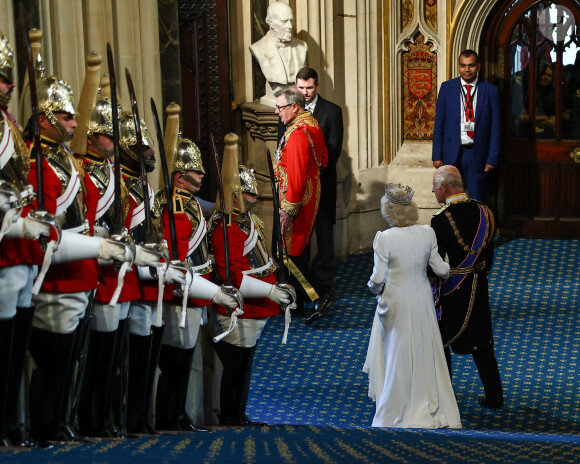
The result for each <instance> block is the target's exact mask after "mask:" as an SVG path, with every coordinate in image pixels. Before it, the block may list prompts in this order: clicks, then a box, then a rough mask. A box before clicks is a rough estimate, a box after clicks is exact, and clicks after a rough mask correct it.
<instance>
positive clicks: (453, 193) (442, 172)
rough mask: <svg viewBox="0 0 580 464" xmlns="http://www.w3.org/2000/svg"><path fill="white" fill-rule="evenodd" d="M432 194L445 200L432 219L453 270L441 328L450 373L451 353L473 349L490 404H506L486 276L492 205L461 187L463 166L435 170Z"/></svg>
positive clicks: (444, 293)
mask: <svg viewBox="0 0 580 464" xmlns="http://www.w3.org/2000/svg"><path fill="white" fill-rule="evenodd" d="M433 193H434V194H435V197H436V198H437V201H438V202H439V203H444V204H445V206H443V208H441V209H440V210H439V211H438V212H437V213H435V215H434V216H433V218H432V219H431V227H433V229H434V230H435V235H436V236H437V246H438V247H439V254H440V255H441V257H442V258H443V259H445V257H446V256H447V259H448V262H449V265H450V266H451V270H450V273H449V278H448V279H446V280H445V281H444V282H443V283H442V285H441V288H440V296H439V303H440V305H439V308H438V309H439V310H440V311H441V313H440V314H441V315H440V320H439V329H440V330H441V338H442V340H443V344H444V348H445V357H446V359H447V364H448V367H449V374H450V375H451V352H450V350H449V347H451V348H453V352H454V353H458V354H471V355H472V356H473V360H474V361H475V365H476V367H477V371H478V372H479V377H480V378H481V383H482V384H483V389H484V391H485V397H481V398H480V399H479V404H481V405H482V406H484V407H487V408H501V407H502V406H503V390H502V386H501V378H500V375H499V370H498V367H497V361H496V359H495V353H494V348H493V331H492V325H491V312H490V308H489V293H488V286H487V275H488V273H489V271H490V270H491V266H492V264H493V235H494V231H495V229H494V226H495V222H494V218H493V214H492V212H491V210H490V209H489V208H488V207H487V206H485V205H484V204H483V203H480V202H479V201H476V200H472V199H470V198H468V196H467V195H466V194H465V193H464V192H463V182H462V180H461V174H460V173H459V170H458V169H457V168H456V167H454V166H443V167H440V168H439V169H437V170H436V171H435V173H434V174H433Z"/></svg>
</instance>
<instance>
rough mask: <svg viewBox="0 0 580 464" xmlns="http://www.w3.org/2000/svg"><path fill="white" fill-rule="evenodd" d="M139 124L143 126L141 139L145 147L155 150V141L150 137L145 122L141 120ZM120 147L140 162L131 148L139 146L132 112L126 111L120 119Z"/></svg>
mask: <svg viewBox="0 0 580 464" xmlns="http://www.w3.org/2000/svg"><path fill="white" fill-rule="evenodd" d="M139 124H140V126H141V137H142V139H143V140H142V142H143V146H144V147H149V148H153V141H152V140H151V137H150V135H149V130H148V129H147V126H146V125H145V121H143V119H140V121H139ZM119 145H121V148H122V149H123V151H124V152H125V153H127V154H128V155H129V156H130V157H131V158H133V159H135V160H137V161H138V160H139V157H138V156H137V154H136V153H134V152H133V151H131V147H132V146H134V145H137V133H136V132H135V120H134V118H133V113H131V112H130V111H125V112H124V113H123V114H121V116H120V117H119Z"/></svg>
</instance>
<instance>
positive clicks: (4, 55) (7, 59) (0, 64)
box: [0, 32, 14, 84]
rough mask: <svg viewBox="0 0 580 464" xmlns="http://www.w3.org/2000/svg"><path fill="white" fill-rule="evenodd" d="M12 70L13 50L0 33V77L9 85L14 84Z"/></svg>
mask: <svg viewBox="0 0 580 464" xmlns="http://www.w3.org/2000/svg"><path fill="white" fill-rule="evenodd" d="M13 69H14V49H13V48H12V45H10V42H9V41H8V39H7V38H6V37H5V36H4V34H2V32H0V76H2V77H3V78H4V79H6V80H7V81H8V82H9V83H11V84H12V82H14V78H13V76H12V70H13Z"/></svg>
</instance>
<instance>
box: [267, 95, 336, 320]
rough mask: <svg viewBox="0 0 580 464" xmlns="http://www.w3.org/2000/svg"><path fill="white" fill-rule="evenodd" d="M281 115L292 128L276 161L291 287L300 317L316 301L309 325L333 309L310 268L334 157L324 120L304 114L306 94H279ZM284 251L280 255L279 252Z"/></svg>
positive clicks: (277, 111) (288, 131) (306, 112)
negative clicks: (326, 173) (323, 173)
mask: <svg viewBox="0 0 580 464" xmlns="http://www.w3.org/2000/svg"><path fill="white" fill-rule="evenodd" d="M274 95H275V97H276V113H277V114H279V115H280V119H281V120H282V122H283V123H284V124H285V125H286V132H284V136H283V137H282V139H281V140H280V145H279V146H278V150H277V151H276V159H275V160H274V165H275V172H276V177H277V178H278V179H279V182H280V226H281V229H282V235H283V239H284V245H283V246H284V247H285V249H284V250H282V253H283V254H285V255H287V257H288V260H284V261H285V262H287V263H288V272H289V282H290V283H291V284H292V285H294V287H295V288H296V289H297V294H298V302H297V306H298V309H297V311H296V312H297V315H301V313H303V311H304V310H303V306H304V301H305V300H308V301H314V302H315V303H314V313H313V314H312V315H311V316H310V317H309V318H308V319H307V321H306V322H307V323H311V322H314V321H315V320H317V319H318V318H319V317H320V316H321V315H322V314H323V313H324V312H325V311H326V310H327V309H328V308H329V307H330V305H331V304H332V295H331V294H330V293H328V292H326V293H325V289H324V286H322V285H321V284H320V282H318V280H317V279H316V278H315V276H314V274H313V273H312V271H311V269H310V239H311V237H312V233H313V231H314V226H315V224H316V216H317V215H318V207H319V203H320V168H323V167H325V166H326V164H327V163H328V153H327V151H326V145H325V144H324V137H323V135H322V130H321V129H320V126H319V124H318V121H317V120H316V118H315V117H314V116H312V113H311V112H310V111H308V110H305V109H304V106H305V99H304V95H302V93H301V92H300V91H299V90H298V89H297V88H296V87H289V88H286V89H283V90H279V91H278V92H276V93H275V94H274ZM279 252H280V251H279Z"/></svg>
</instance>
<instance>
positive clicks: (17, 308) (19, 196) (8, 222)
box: [0, 33, 50, 446]
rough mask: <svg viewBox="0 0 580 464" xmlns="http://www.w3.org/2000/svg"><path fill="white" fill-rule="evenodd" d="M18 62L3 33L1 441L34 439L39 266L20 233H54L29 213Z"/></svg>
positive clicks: (0, 129) (0, 41) (0, 89)
mask: <svg viewBox="0 0 580 464" xmlns="http://www.w3.org/2000/svg"><path fill="white" fill-rule="evenodd" d="M13 68H14V52H13V49H12V45H11V44H10V43H9V42H8V39H6V37H4V36H3V35H2V34H1V33H0V224H1V227H0V446H2V445H4V446H10V445H14V446H26V445H29V444H30V441H29V440H28V437H27V434H26V431H25V428H24V426H23V424H21V423H20V420H19V414H18V411H19V401H18V400H19V397H20V388H21V385H22V374H23V370H24V360H25V355H26V350H27V348H28V341H29V339H30V329H31V326H32V315H33V312H34V306H33V304H32V293H31V289H32V284H33V281H34V279H35V277H36V275H37V274H38V266H36V263H34V262H26V261H25V260H24V259H23V257H22V246H23V245H24V246H26V245H29V244H31V243H32V241H31V240H17V239H18V238H27V239H37V238H39V236H40V235H41V234H44V235H46V234H49V233H50V226H49V225H47V224H42V223H40V222H38V221H36V220H34V217H33V216H28V213H29V212H30V211H31V208H30V206H29V205H30V203H31V202H32V200H33V199H34V197H33V191H32V187H31V186H30V185H29V184H28V173H29V171H30V158H29V156H28V150H27V147H26V144H25V142H24V140H23V139H22V136H21V135H20V127H19V126H18V123H17V121H16V119H14V117H13V115H12V114H10V113H9V112H8V108H7V106H8V104H9V103H10V100H11V96H12V90H13V89H14V87H15V83H14V80H13V74H12V73H13ZM20 406H22V405H20Z"/></svg>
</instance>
